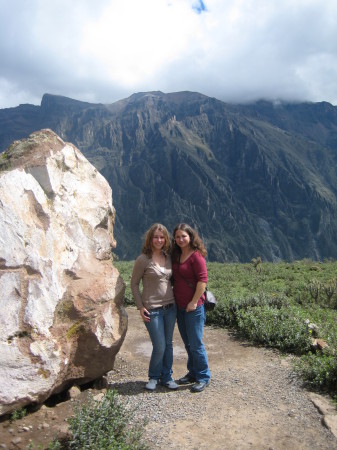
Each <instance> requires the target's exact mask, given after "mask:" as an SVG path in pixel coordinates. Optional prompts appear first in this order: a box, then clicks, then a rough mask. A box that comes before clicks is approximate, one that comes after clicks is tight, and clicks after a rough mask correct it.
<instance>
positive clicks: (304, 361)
mask: <svg viewBox="0 0 337 450" xmlns="http://www.w3.org/2000/svg"><path fill="white" fill-rule="evenodd" d="M295 369H296V371H297V372H298V373H299V374H300V375H301V376H302V377H303V378H304V379H305V380H306V381H308V382H309V384H310V385H312V386H313V387H316V388H322V387H324V388H327V389H328V390H330V391H332V392H335V391H336V386H337V356H336V355H329V354H324V353H322V354H312V353H309V354H308V355H303V356H302V357H301V358H300V360H299V361H297V363H296V364H295Z"/></svg>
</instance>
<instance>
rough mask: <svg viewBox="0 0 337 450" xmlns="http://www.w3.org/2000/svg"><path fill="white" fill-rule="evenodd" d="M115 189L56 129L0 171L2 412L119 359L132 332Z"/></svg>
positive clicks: (5, 161)
mask: <svg viewBox="0 0 337 450" xmlns="http://www.w3.org/2000/svg"><path fill="white" fill-rule="evenodd" d="M114 217H115V210H114V207H113V205H112V193H111V188H110V186H109V185H108V183H107V182H106V180H105V179H104V177H103V176H101V175H100V174H99V173H98V172H97V170H96V169H95V168H94V167H93V166H92V165H91V164H90V163H89V162H88V161H87V159H86V158H85V157H84V156H83V155H82V153H81V152H80V151H79V150H78V149H77V148H76V147H74V146H73V145H72V144H69V143H65V142H63V141H62V140H61V139H60V138H59V137H58V136H57V135H56V134H55V133H53V132H52V131H51V130H42V131H39V132H36V133H33V134H32V135H30V136H29V138H28V139H25V140H22V141H16V142H14V143H13V144H12V145H11V146H10V147H9V149H8V150H7V151H6V152H5V153H4V154H3V155H2V164H1V172H0V414H5V413H8V412H10V411H12V410H14V409H17V408H20V407H22V406H24V405H26V404H29V403H41V402H43V401H44V400H45V399H47V398H48V397H49V396H50V395H51V394H53V393H57V392H60V391H62V390H63V389H65V388H67V387H69V386H70V385H72V384H73V383H77V384H82V383H86V382H89V381H91V380H93V379H96V378H98V377H100V376H101V375H103V374H104V373H106V372H108V371H109V370H111V369H112V368H113V365H114V360H115V356H116V354H117V353H118V351H119V348H120V346H121V345H122V342H123V340H124V337H125V333H126V330H127V316H126V313H125V311H124V308H123V298H124V289H125V288H124V283H123V281H122V279H121V277H120V275H119V272H118V271H117V269H116V268H115V267H114V265H113V261H112V250H113V249H114V247H115V241H114V238H113V225H114Z"/></svg>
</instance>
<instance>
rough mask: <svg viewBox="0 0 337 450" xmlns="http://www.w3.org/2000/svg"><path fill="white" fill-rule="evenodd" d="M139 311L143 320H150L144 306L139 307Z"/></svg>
mask: <svg viewBox="0 0 337 450" xmlns="http://www.w3.org/2000/svg"><path fill="white" fill-rule="evenodd" d="M139 313H140V315H141V318H142V319H143V320H144V322H150V313H149V311H148V310H147V309H146V308H144V307H143V308H140V310H139Z"/></svg>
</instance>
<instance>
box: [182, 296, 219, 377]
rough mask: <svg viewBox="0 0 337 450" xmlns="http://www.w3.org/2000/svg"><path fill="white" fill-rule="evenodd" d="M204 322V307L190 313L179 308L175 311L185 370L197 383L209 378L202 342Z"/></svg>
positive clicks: (201, 306)
mask: <svg viewBox="0 0 337 450" xmlns="http://www.w3.org/2000/svg"><path fill="white" fill-rule="evenodd" d="M205 321H206V312H205V307H204V305H200V306H198V307H197V309H196V310H195V311H191V312H186V310H185V309H179V308H178V310H177V323H178V329H179V332H180V335H181V338H182V340H183V342H184V344H185V348H186V351H187V370H188V373H189V374H190V376H191V377H194V378H195V379H196V381H197V382H200V381H206V382H207V381H209V379H210V378H211V372H210V370H209V367H208V358H207V353H206V349H205V346H204V344H203V342H202V337H203V332H204V325H205Z"/></svg>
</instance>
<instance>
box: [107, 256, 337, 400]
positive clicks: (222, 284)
mask: <svg viewBox="0 0 337 450" xmlns="http://www.w3.org/2000/svg"><path fill="white" fill-rule="evenodd" d="M114 265H115V266H116V267H117V268H118V270H119V272H120V274H121V276H122V278H123V280H124V282H125V285H126V290H125V304H126V305H133V304H134V302H133V299H132V294H131V291H130V278H131V272H132V267H133V261H127V262H125V261H116V262H114ZM207 268H208V278H209V282H208V287H209V289H210V290H211V291H212V292H213V293H214V294H215V295H216V297H217V299H218V305H217V307H216V309H215V310H214V311H212V312H209V313H207V323H208V324H213V325H216V326H220V327H231V328H232V329H235V330H236V331H237V333H239V334H241V335H242V336H244V337H245V338H246V339H249V340H251V341H252V342H254V343H256V344H258V345H264V346H267V347H272V348H277V349H278V350H280V351H282V352H286V353H292V354H294V355H296V356H297V357H296V358H295V366H294V367H295V370H296V371H297V372H298V373H299V374H300V375H301V376H302V378H303V380H305V382H306V383H307V385H308V386H309V387H312V388H315V389H321V390H325V391H328V392H329V393H330V394H331V395H332V396H333V397H334V398H335V399H337V355H336V352H337V262H336V261H326V262H324V263H319V262H313V261H311V260H303V261H296V262H292V263H286V262H280V263H265V262H259V260H253V261H252V263H251V264H238V263H207ZM315 339H321V340H323V341H324V343H325V345H326V346H325V348H324V349H323V350H320V349H317V347H316V346H315V345H314V344H315V341H314V340H315Z"/></svg>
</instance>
